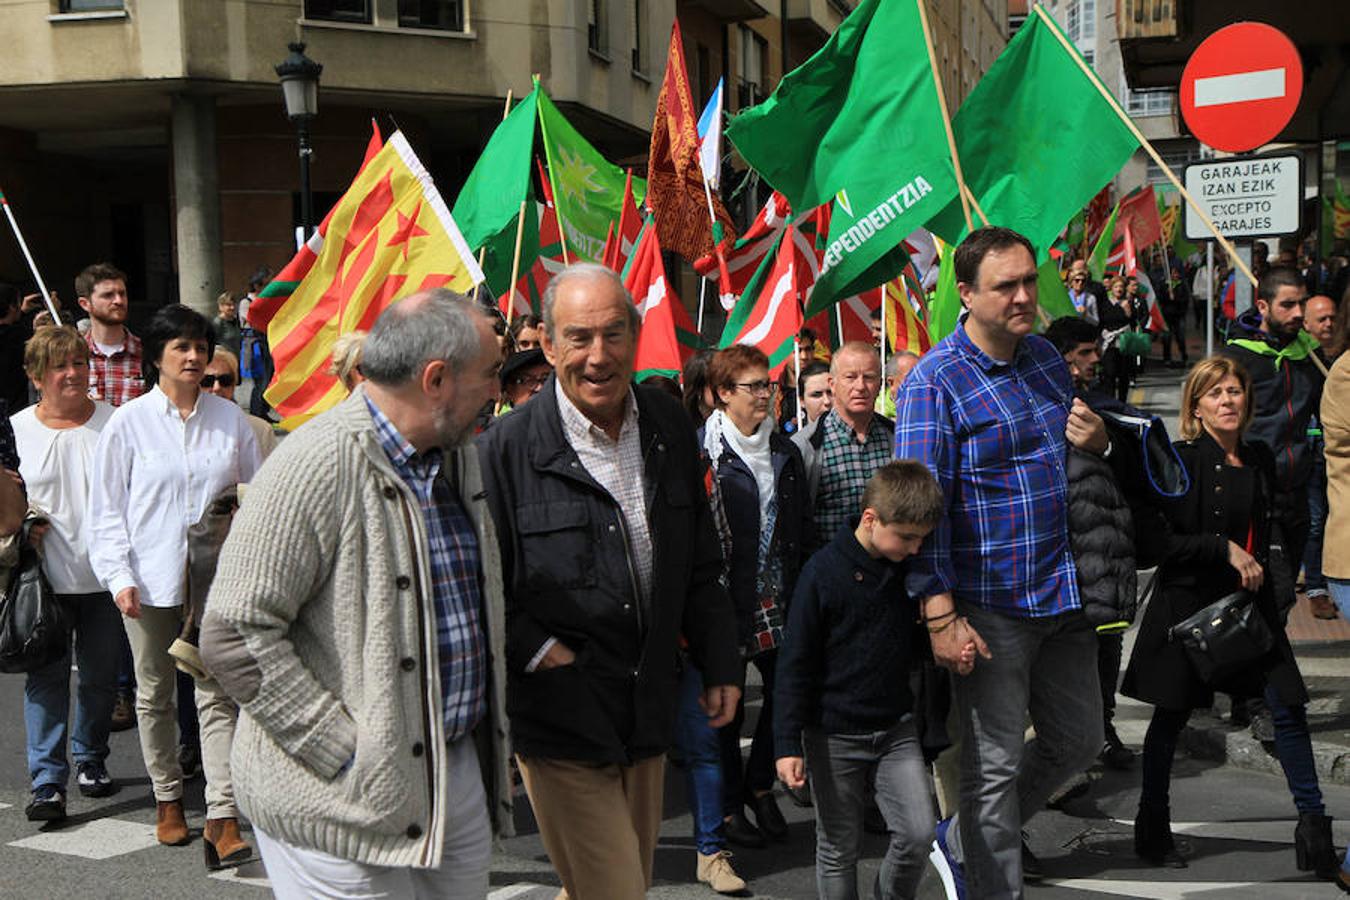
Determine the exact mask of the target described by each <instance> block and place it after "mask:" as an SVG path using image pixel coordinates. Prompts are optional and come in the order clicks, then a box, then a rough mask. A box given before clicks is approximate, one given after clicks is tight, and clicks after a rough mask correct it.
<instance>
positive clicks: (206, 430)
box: [89, 305, 262, 868]
mask: <svg viewBox="0 0 1350 900" xmlns="http://www.w3.org/2000/svg"><path fill="white" fill-rule="evenodd" d="M142 342H143V346H144V357H143V363H142V365H143V368H144V373H145V382H146V384H148V385H153V387H152V388H151V389H150V391H149V392H148V393H146V394H143V395H142V396H140V397H138V398H136V399H135V400H132V401H130V402H128V403H125V404H123V405H122V406H120V407H118V409H117V411H116V412H115V413H113V415H112V417H111V418H110V419H109V420H108V424H107V426H106V427H105V428H104V429H103V432H102V434H101V436H100V438H99V443H98V449H97V450H96V451H95V453H94V474H93V477H92V478H91V479H90V483H91V490H90V502H89V507H90V508H89V543H90V548H89V561H90V564H91V565H92V567H93V569H94V574H95V575H97V576H98V579H99V581H100V582H101V583H102V584H103V586H104V587H105V588H106V589H107V590H108V592H109V593H111V594H112V595H113V601H114V602H115V603H116V604H117V608H118V610H120V611H121V613H122V616H123V624H124V626H125V627H126V632H127V638H128V640H129V641H130V643H131V654H132V658H133V659H134V660H135V668H136V719H137V724H138V726H139V731H140V737H141V755H142V757H143V758H144V760H145V767H146V770H147V771H148V772H149V774H150V781H151V785H152V788H153V791H154V795H155V800H156V827H155V834H156V837H157V839H158V840H159V842H160V843H162V844H167V845H170V846H177V845H181V844H186V843H187V842H188V841H189V840H190V835H189V832H188V828H187V822H186V820H185V818H184V815H183V770H182V766H181V765H180V763H179V761H178V757H177V742H176V741H175V734H174V732H175V731H176V727H175V726H176V722H175V718H176V717H175V710H174V685H175V674H174V673H175V666H174V659H173V657H171V656H170V655H169V646H170V645H171V644H172V643H173V642H174V640H175V639H176V638H178V636H179V632H180V631H181V629H182V623H183V610H184V603H185V601H186V582H187V578H186V574H187V563H188V528H189V526H190V525H191V524H193V523H195V522H198V521H200V520H201V519H202V517H203V515H204V514H205V513H206V512H207V509H208V507H209V505H210V504H211V502H212V500H213V499H214V498H216V497H217V496H218V495H219V494H221V492H222V491H224V490H225V489H226V488H229V487H231V486H233V485H238V484H241V483H245V482H248V481H251V480H252V478H253V475H254V473H255V472H257V470H258V467H259V466H260V465H261V464H262V456H261V454H260V453H259V450H258V440H257V438H255V437H254V436H253V429H252V428H250V427H249V424H248V420H247V419H246V418H245V416H244V413H243V411H242V410H240V409H239V407H237V406H235V405H234V404H233V403H231V402H229V401H227V400H224V399H222V398H220V397H215V396H211V395H209V394H206V393H205V392H203V391H202V387H201V383H202V379H203V378H204V377H205V375H206V367H207V366H208V365H209V364H210V362H211V359H212V357H213V355H214V351H215V345H216V335H215V329H213V328H212V327H211V323H210V322H208V321H207V319H206V317H204V316H202V315H201V314H200V313H197V312H195V311H193V310H191V309H189V308H188V307H186V306H181V305H173V306H166V307H164V308H162V309H160V310H159V311H158V312H157V313H155V316H154V318H153V319H151V320H150V324H149V327H148V328H147V329H146V331H145V333H144V335H143V337H142ZM196 706H197V714H198V717H199V719H200V720H201V728H200V732H201V744H202V751H203V752H202V757H203V759H202V762H203V769H204V770H205V773H206V827H205V829H204V831H203V832H202V841H203V844H204V845H205V851H206V862H207V866H208V867H209V868H218V867H220V866H222V865H234V864H237V863H240V862H243V861H244V860H246V859H248V858H249V856H251V855H252V848H250V847H249V845H248V844H247V843H245V842H244V840H243V839H242V838H241V837H240V835H239V819H238V816H239V813H238V811H237V807H236V806H235V802H234V790H233V786H232V783H231V779H230V745H231V744H232V743H233V741H234V724H235V717H236V715H237V714H238V710H237V708H236V707H235V705H234V702H233V701H232V700H230V698H229V697H228V696H226V695H225V693H224V691H222V690H221V689H220V686H219V685H218V684H217V683H216V682H215V681H214V680H213V679H204V680H201V681H198V682H197V684H196Z"/></svg>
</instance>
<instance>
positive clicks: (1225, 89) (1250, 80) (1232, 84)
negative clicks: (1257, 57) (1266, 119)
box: [1195, 68, 1284, 107]
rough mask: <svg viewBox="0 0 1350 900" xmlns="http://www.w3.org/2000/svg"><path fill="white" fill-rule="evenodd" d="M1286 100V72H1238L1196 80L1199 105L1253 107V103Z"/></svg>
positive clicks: (1274, 70) (1267, 70)
mask: <svg viewBox="0 0 1350 900" xmlns="http://www.w3.org/2000/svg"><path fill="white" fill-rule="evenodd" d="M1283 96H1284V69H1283V68H1280V69H1258V70H1257V71H1255V72H1235V73H1233V74H1232V75H1215V76H1213V77H1211V78H1197V79H1195V105H1196V106H1197V107H1201V106H1223V105H1224V104H1226V103H1249V102H1251V101H1253V100H1274V99H1276V98H1278V97H1283Z"/></svg>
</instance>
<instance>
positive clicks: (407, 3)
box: [398, 0, 464, 31]
mask: <svg viewBox="0 0 1350 900" xmlns="http://www.w3.org/2000/svg"><path fill="white" fill-rule="evenodd" d="M398 24H399V25H400V26H402V27H403V28H435V29H437V30H440V31H463V30H464V3H463V0H398Z"/></svg>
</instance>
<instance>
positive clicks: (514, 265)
mask: <svg viewBox="0 0 1350 900" xmlns="http://www.w3.org/2000/svg"><path fill="white" fill-rule="evenodd" d="M528 203H529V200H522V201H520V215H518V216H516V251H515V254H514V255H513V256H512V257H511V284H510V285H509V286H508V287H507V289H506V296H507V304H508V305H509V306H514V303H512V301H511V299H510V298H511V296H512V294H514V293H515V290H516V282H518V281H519V280H520V244H521V239H522V238H523V237H524V236H525V206H526V205H527V204H528ZM527 302H528V298H527Z"/></svg>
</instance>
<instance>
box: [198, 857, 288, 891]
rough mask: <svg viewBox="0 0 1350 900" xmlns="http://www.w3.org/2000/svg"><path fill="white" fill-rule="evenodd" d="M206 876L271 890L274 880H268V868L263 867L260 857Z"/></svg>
mask: <svg viewBox="0 0 1350 900" xmlns="http://www.w3.org/2000/svg"><path fill="white" fill-rule="evenodd" d="M206 877H207V878H214V879H215V880H216V881H224V882H227V883H229V884H243V885H247V886H248V887H256V888H262V889H263V890H265V891H270V890H271V889H272V882H270V881H268V880H267V870H266V869H265V868H263V864H262V860H260V859H255V860H253V861H252V862H246V863H244V864H243V865H242V866H235V867H233V868H230V869H221V870H220V871H219V872H212V873H211V874H210V875H208V876H206Z"/></svg>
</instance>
